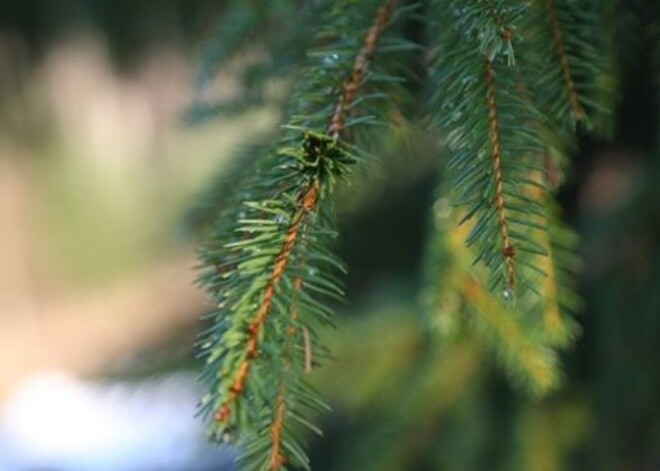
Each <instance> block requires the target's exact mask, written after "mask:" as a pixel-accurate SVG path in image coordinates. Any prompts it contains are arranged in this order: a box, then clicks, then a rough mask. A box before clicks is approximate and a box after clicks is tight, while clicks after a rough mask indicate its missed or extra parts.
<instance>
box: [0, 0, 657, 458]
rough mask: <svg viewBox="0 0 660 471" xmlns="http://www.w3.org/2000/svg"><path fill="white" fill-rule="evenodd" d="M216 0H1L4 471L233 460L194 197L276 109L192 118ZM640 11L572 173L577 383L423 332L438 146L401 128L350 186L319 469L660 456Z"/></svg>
mask: <svg viewBox="0 0 660 471" xmlns="http://www.w3.org/2000/svg"><path fill="white" fill-rule="evenodd" d="M642 3H643V2H642ZM222 4H223V2H222V1H220V2H218V1H214V0H142V1H130V0H21V1H19V0H0V471H37V470H39V471H51V470H52V471H79V470H80V471H85V470H109V471H110V470H113V471H114V470H116V471H123V470H135V471H143V470H144V471H147V470H199V471H203V470H207V469H208V470H211V469H215V470H230V469H232V465H231V459H232V456H233V451H232V450H231V448H227V447H217V446H213V447H212V446H208V445H207V444H206V441H205V437H204V430H203V427H202V425H201V424H200V423H199V422H198V421H196V420H195V419H194V418H193V414H194V411H195V402H196V400H197V398H198V397H199V396H200V394H201V392H200V386H199V385H197V383H196V382H195V375H196V368H197V367H198V366H199V365H198V364H197V363H196V360H195V352H194V348H193V344H194V342H195V336H196V332H197V331H198V328H199V323H198V318H199V316H200V314H201V313H203V312H204V311H205V309H206V304H205V299H204V297H203V295H202V294H201V293H200V292H199V290H198V289H197V288H196V287H195V286H194V279H195V271H194V266H195V264H196V261H195V257H194V247H195V243H196V233H195V230H194V228H191V222H190V221H191V214H192V215H194V214H195V212H194V210H195V208H196V207H197V206H198V205H199V202H200V199H201V195H203V194H204V191H205V190H206V189H207V188H208V185H209V184H210V183H211V182H212V181H214V179H215V178H216V175H217V174H218V172H219V171H221V169H222V168H223V166H225V165H227V163H228V162H229V161H230V159H231V156H232V155H233V154H232V153H233V152H235V151H236V149H237V147H238V146H239V145H240V144H241V143H245V142H250V140H251V139H252V138H253V136H256V135H262V134H263V133H267V132H268V131H269V130H272V129H273V128H274V126H275V125H276V122H277V117H276V112H275V110H274V109H270V108H269V106H267V105H265V106H257V107H252V108H250V109H249V110H248V111H245V112H242V113H236V114H235V115H234V116H232V117H224V118H218V119H215V120H212V121H208V122H205V123H203V124H198V125H195V126H192V125H190V123H189V122H188V121H186V120H185V119H184V115H185V110H186V109H187V107H188V106H189V105H190V103H191V102H192V101H193V98H194V97H193V92H192V89H193V87H192V83H193V78H194V75H195V69H196V60H197V58H198V56H199V50H200V44H202V43H203V42H204V38H205V37H206V35H207V34H208V33H209V31H210V30H211V29H212V27H213V25H214V23H215V21H216V20H217V18H219V17H220V16H221V15H222V13H223V5H222ZM638 13H640V14H639V16H638V17H637V20H638V21H640V23H639V24H633V25H631V27H632V28H633V29H635V28H636V29H635V30H636V31H637V32H638V33H639V34H638V35H636V39H635V41H634V44H632V45H630V46H629V48H628V49H627V50H628V51H629V52H630V54H628V55H627V56H626V58H625V60H622V61H621V64H620V67H621V71H622V72H621V96H620V100H619V104H618V105H617V119H616V128H615V131H614V135H613V137H612V140H611V141H609V142H594V141H591V140H588V139H582V140H581V142H580V146H579V151H578V152H577V154H576V156H575V161H574V165H573V172H572V174H571V175H570V176H569V178H568V180H567V184H566V185H565V187H564V189H563V190H562V193H561V195H560V199H561V202H562V205H563V207H564V211H565V213H566V215H567V219H568V220H569V221H570V223H571V224H572V225H573V227H575V228H576V230H577V231H578V233H579V234H580V236H581V244H580V253H581V255H582V257H583V258H584V261H585V270H584V273H583V276H582V279H581V281H580V291H581V293H582V295H583V297H584V300H585V303H584V310H583V312H582V313H581V314H580V317H579V322H580V324H581V325H582V327H583V330H584V334H583V336H582V337H581V338H580V340H579V342H578V344H577V346H576V347H575V348H574V349H573V350H572V351H570V352H567V353H566V354H565V358H564V359H563V360H564V364H565V375H566V378H565V386H564V388H563V389H562V390H561V391H560V392H558V393H557V394H555V395H553V396H551V397H550V398H548V399H546V400H544V401H542V402H533V401H531V400H530V399H529V398H527V397H526V396H525V395H524V394H522V393H520V391H518V390H517V389H516V388H515V386H512V385H511V384H510V382H509V381H507V378H506V377H505V375H503V374H502V372H501V371H500V370H499V369H498V368H497V367H496V366H495V365H494V364H493V362H492V361H491V360H490V359H489V355H488V354H484V352H481V351H479V349H478V348H477V347H475V346H474V345H469V344H468V345H462V346H460V347H459V348H456V349H455V350H453V351H451V352H450V354H447V355H437V356H434V355H429V354H428V352H426V351H424V345H425V338H424V332H423V329H422V328H421V327H420V323H419V322H418V320H419V318H420V314H419V305H420V299H419V298H420V295H419V292H420V287H421V286H422V278H423V276H422V273H423V266H422V259H423V253H424V250H425V244H426V235H425V234H426V232H427V229H428V227H429V225H430V222H429V220H430V217H431V216H430V215H431V214H432V206H433V193H434V186H435V184H436V182H437V179H438V178H437V171H436V167H437V165H436V158H437V156H432V155H428V153H425V152H424V148H423V146H421V147H420V146H419V145H411V146H410V147H408V148H406V149H405V151H406V152H401V149H400V148H399V149H397V150H393V152H392V153H393V154H396V156H393V157H392V158H390V159H386V163H385V164H383V166H382V168H380V169H379V171H378V175H377V176H376V177H372V178H367V179H365V180H364V181H362V182H361V184H360V185H356V186H355V189H354V190H352V191H351V192H349V193H348V194H347V195H345V196H344V197H343V201H344V202H345V204H343V205H342V206H343V208H344V209H342V212H341V214H340V225H341V228H342V237H341V239H340V242H339V247H338V250H339V252H340V254H341V256H342V257H343V258H344V259H345V260H346V261H347V263H348V265H349V266H350V267H351V273H350V275H349V276H348V278H347V292H348V298H349V300H348V303H347V304H346V306H344V307H343V308H341V309H340V314H339V325H340V329H339V330H338V332H337V333H334V334H330V335H329V337H328V341H329V342H330V343H331V344H332V345H333V348H334V349H335V351H336V352H337V356H338V359H337V361H335V362H332V363H331V364H329V365H328V366H327V367H326V368H325V369H324V370H321V371H318V372H316V373H315V378H314V381H315V382H316V383H317V384H318V385H319V386H320V387H321V388H322V389H323V390H324V391H325V392H326V394H327V396H328V397H329V399H330V402H331V403H332V404H333V406H334V407H335V409H336V411H335V413H334V414H333V415H332V416H329V417H326V418H321V421H322V423H323V427H324V429H325V430H326V437H325V438H324V439H323V440H314V439H313V440H312V460H313V463H314V464H315V469H319V470H378V471H388V470H392V471H402V470H412V471H417V470H421V471H423V470H427V469H428V470H434V469H449V470H463V469H465V470H483V469H488V470H491V469H503V470H518V469H520V470H540V471H545V470H562V469H579V470H582V469H594V470H601V469H602V470H609V469H611V470H642V471H646V470H649V471H651V470H660V246H659V242H660V240H659V238H660V185H658V184H657V182H658V181H659V179H660V146H659V139H658V129H660V123H659V121H658V110H660V106H659V103H660V100H659V94H658V89H659V87H658V86H659V82H660V72H659V71H660V67H659V66H660V64H659V62H658V60H657V57H658V56H659V54H657V52H658V50H659V49H660V44H658V41H657V40H655V39H654V38H657V37H658V36H657V35H655V33H653V31H651V30H652V28H651V27H648V25H646V24H645V23H644V21H642V18H643V17H644V15H643V12H642V11H641V10H640V11H639V12H638ZM647 30H648V31H647ZM251 53H253V54H259V53H260V51H259V49H258V45H257V46H255V50H254V51H253V52H248V53H247V56H248V57H239V58H238V61H241V60H249V55H250V54H251ZM238 89H240V80H239V78H238V76H237V75H236V74H233V73H232V69H231V67H230V68H229V69H228V70H226V71H223V72H222V74H221V75H220V76H219V77H218V79H217V90H216V92H218V93H220V94H221V95H222V96H227V97H231V96H232V94H233V93H235V92H236V91H237V90H238ZM402 154H403V155H406V156H407V157H406V158H399V156H400V155H402ZM193 219H194V217H193Z"/></svg>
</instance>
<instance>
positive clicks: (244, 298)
mask: <svg viewBox="0 0 660 471" xmlns="http://www.w3.org/2000/svg"><path fill="white" fill-rule="evenodd" d="M395 7H396V2H395V1H394V0H389V1H387V2H385V3H383V4H376V2H368V4H367V3H366V2H365V3H360V4H356V3H355V2H351V1H346V2H336V3H335V4H333V5H326V7H325V9H326V12H325V13H324V15H323V16H322V25H323V26H322V27H321V28H320V29H319V31H318V32H317V41H316V42H317V43H320V44H321V46H320V47H319V48H317V49H314V50H312V51H311V52H309V53H308V61H307V62H308V63H307V64H306V65H305V66H304V67H303V68H302V69H301V72H300V77H299V79H298V84H299V86H298V87H297V89H295V92H294V94H293V96H292V97H291V106H290V107H289V109H288V110H287V111H286V121H287V124H286V125H285V126H284V127H283V129H282V132H281V135H280V137H279V139H278V140H277V142H276V143H275V145H274V146H272V148H271V150H268V151H266V154H265V156H264V157H262V158H261V159H258V160H257V162H256V168H255V169H254V171H253V172H252V173H249V172H248V174H247V176H246V177H245V178H244V180H243V181H242V182H240V183H241V184H242V188H243V189H242V190H241V191H240V192H238V194H237V196H236V197H235V198H232V201H230V203H232V205H233V209H231V208H230V210H229V211H228V212H227V213H226V214H225V215H224V216H223V217H222V218H220V219H221V220H219V222H218V224H217V227H216V229H215V230H214V232H213V235H212V236H211V242H210V244H209V245H208V246H207V249H206V250H203V251H202V260H203V261H204V263H205V265H206V267H207V270H206V271H205V272H204V273H203V274H202V277H201V282H202V284H203V285H205V287H206V288H207V291H208V292H209V293H210V294H211V295H213V296H214V299H215V300H216V302H217V305H218V309H217V310H216V312H215V313H214V314H213V317H214V322H215V323H214V325H213V326H212V327H211V329H210V330H209V331H208V332H207V333H206V334H205V336H204V337H203V339H202V341H201V345H202V354H203V356H205V357H206V368H205V371H204V375H203V376H204V378H205V379H206V380H207V381H208V382H209V383H210V388H211V392H210V394H209V395H207V396H205V398H203V400H202V403H201V405H200V411H201V412H202V414H204V415H205V416H207V417H208V416H209V415H210V416H212V418H213V419H214V420H213V422H212V424H211V430H212V433H213V435H214V436H216V437H222V436H226V435H227V434H231V435H232V436H235V437H236V438H238V439H239V440H241V442H242V443H244V444H245V446H244V453H243V454H242V455H241V458H240V459H241V461H242V462H243V464H244V466H246V467H247V468H249V469H268V470H271V469H272V470H279V469H282V468H283V466H284V465H285V463H287V464H291V465H292V466H303V467H306V468H307V467H309V461H308V459H307V457H306V456H305V453H304V450H303V449H302V448H301V447H300V445H299V443H300V441H301V435H300V431H299V430H298V429H297V428H296V427H294V426H293V425H292V424H290V422H291V421H294V422H296V423H297V424H298V425H302V426H303V428H308V429H311V430H313V431H317V429H316V428H315V427H314V426H312V425H311V424H310V423H309V422H308V421H307V419H305V418H304V417H305V416H306V415H309V414H310V413H318V412H319V411H321V410H323V409H324V407H325V406H324V404H323V403H322V401H320V400H319V399H318V397H317V393H316V392H314V391H313V390H312V389H311V388H310V387H309V385H307V384H306V381H305V380H304V378H303V375H304V374H305V372H306V371H309V370H310V369H311V367H312V364H313V361H314V359H318V358H323V357H324V347H323V346H322V345H320V344H319V343H318V337H317V335H316V334H315V331H314V325H315V324H317V323H319V322H321V323H326V322H329V321H330V315H331V310H330V309H329V308H328V307H326V306H325V305H324V302H323V301H324V300H330V299H337V300H340V299H342V298H343V291H342V290H341V288H340V283H339V282H338V281H337V280H336V278H335V277H334V276H333V275H332V274H331V272H332V271H333V270H336V269H339V270H343V265H342V264H341V262H339V261H338V260H337V259H336V258H335V257H334V255H332V254H331V253H330V252H329V251H328V249H327V248H326V246H327V244H328V239H330V238H332V237H333V232H332V230H331V229H330V227H329V211H330V208H331V203H332V200H331V199H330V195H331V194H332V192H333V190H334V188H335V186H336V185H337V184H338V183H339V182H340V181H342V180H344V179H346V177H347V176H348V175H349V174H350V173H351V167H352V166H353V165H354V164H355V163H357V162H360V161H361V160H363V156H364V153H363V152H362V151H361V149H359V148H357V147H355V146H354V145H352V144H349V140H350V141H357V140H358V139H359V136H360V134H361V133H362V130H363V129H365V128H366V127H365V125H366V124H369V123H371V122H374V121H376V118H377V115H375V114H372V115H369V114H366V113H365V111H366V110H369V112H371V113H373V112H374V111H376V112H377V114H380V115H382V116H384V115H385V113H386V112H387V110H388V106H389V104H388V106H383V105H384V104H385V102H386V101H385V98H386V97H387V95H385V94H383V93H380V92H379V91H378V87H379V85H378V83H379V82H380V81H383V82H384V83H391V82H389V81H384V80H383V79H385V78H386V77H387V78H390V79H391V77H389V76H386V75H384V74H385V69H379V70H378V71H377V72H374V71H372V70H371V65H372V63H373V60H374V57H375V55H376V52H377V50H378V47H379V45H380V44H381V41H382V42H383V44H385V45H386V46H389V47H392V46H393V45H395V44H396V42H395V41H394V40H389V41H386V40H384V38H383V32H384V30H385V28H386V27H387V26H389V25H390V24H391V23H392V21H393V18H394V13H395ZM346 14H348V15H350V17H351V18H359V19H360V21H364V23H365V28H364V29H362V30H361V31H362V33H360V30H359V29H357V30H356V29H355V25H354V24H351V28H352V29H350V30H349V29H347V28H346V27H347V26H348V25H345V24H343V23H344V22H345V18H346V16H345V15H346ZM337 30H339V31H342V33H341V34H340V35H339V36H337V33H336V31H337ZM400 50H401V48H399V49H397V48H392V51H393V53H396V52H397V51H400ZM348 51H352V52H348ZM319 57H320V58H321V61H322V67H323V73H322V74H320V73H319V70H318V67H319V63H318V59H319ZM327 90H332V91H333V93H332V95H330V96H329V95H328V94H327ZM328 98H331V99H332V100H336V101H335V104H334V105H331V104H330V103H329V100H328ZM379 102H380V103H381V105H378V103H379ZM349 130H350V133H349ZM243 174H244V173H243Z"/></svg>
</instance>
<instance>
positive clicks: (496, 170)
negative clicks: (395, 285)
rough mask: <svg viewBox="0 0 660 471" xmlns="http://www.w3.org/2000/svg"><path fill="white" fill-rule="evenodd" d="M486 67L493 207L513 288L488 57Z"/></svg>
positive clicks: (512, 251) (508, 280) (509, 285)
mask: <svg viewBox="0 0 660 471" xmlns="http://www.w3.org/2000/svg"><path fill="white" fill-rule="evenodd" d="M485 68H486V103H487V106H488V123H489V127H490V142H491V157H492V161H493V176H494V178H495V209H496V211H497V219H498V223H499V226H500V237H501V239H502V255H503V256H504V263H505V266H506V285H507V286H506V287H507V288H513V286H514V284H515V267H514V262H513V259H514V257H515V255H516V250H515V248H514V247H513V245H512V244H511V238H510V236H509V226H508V223H507V218H506V208H505V204H504V179H503V177H502V148H501V142H500V131H499V121H498V118H497V106H496V102H495V90H496V88H495V71H494V69H493V63H492V61H491V60H490V59H485Z"/></svg>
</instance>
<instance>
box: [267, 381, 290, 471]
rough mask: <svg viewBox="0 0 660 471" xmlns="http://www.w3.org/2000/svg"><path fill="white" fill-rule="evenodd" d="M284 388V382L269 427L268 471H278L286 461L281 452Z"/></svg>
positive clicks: (284, 405) (284, 407)
mask: <svg viewBox="0 0 660 471" xmlns="http://www.w3.org/2000/svg"><path fill="white" fill-rule="evenodd" d="M285 395H286V388H285V386H284V383H282V384H281V386H280V391H279V393H278V395H277V401H276V405H275V418H274V420H273V424H272V425H271V428H270V434H271V442H272V450H271V454H270V460H269V463H268V471H279V470H280V469H282V465H284V463H286V457H285V455H284V453H283V452H282V428H283V427H284V414H285V412H286V403H285Z"/></svg>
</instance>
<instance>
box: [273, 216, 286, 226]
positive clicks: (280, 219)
mask: <svg viewBox="0 0 660 471" xmlns="http://www.w3.org/2000/svg"><path fill="white" fill-rule="evenodd" d="M285 223H286V218H285V217H284V216H282V215H281V214H278V215H277V216H275V224H279V225H280V226H281V225H283V224H285Z"/></svg>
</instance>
